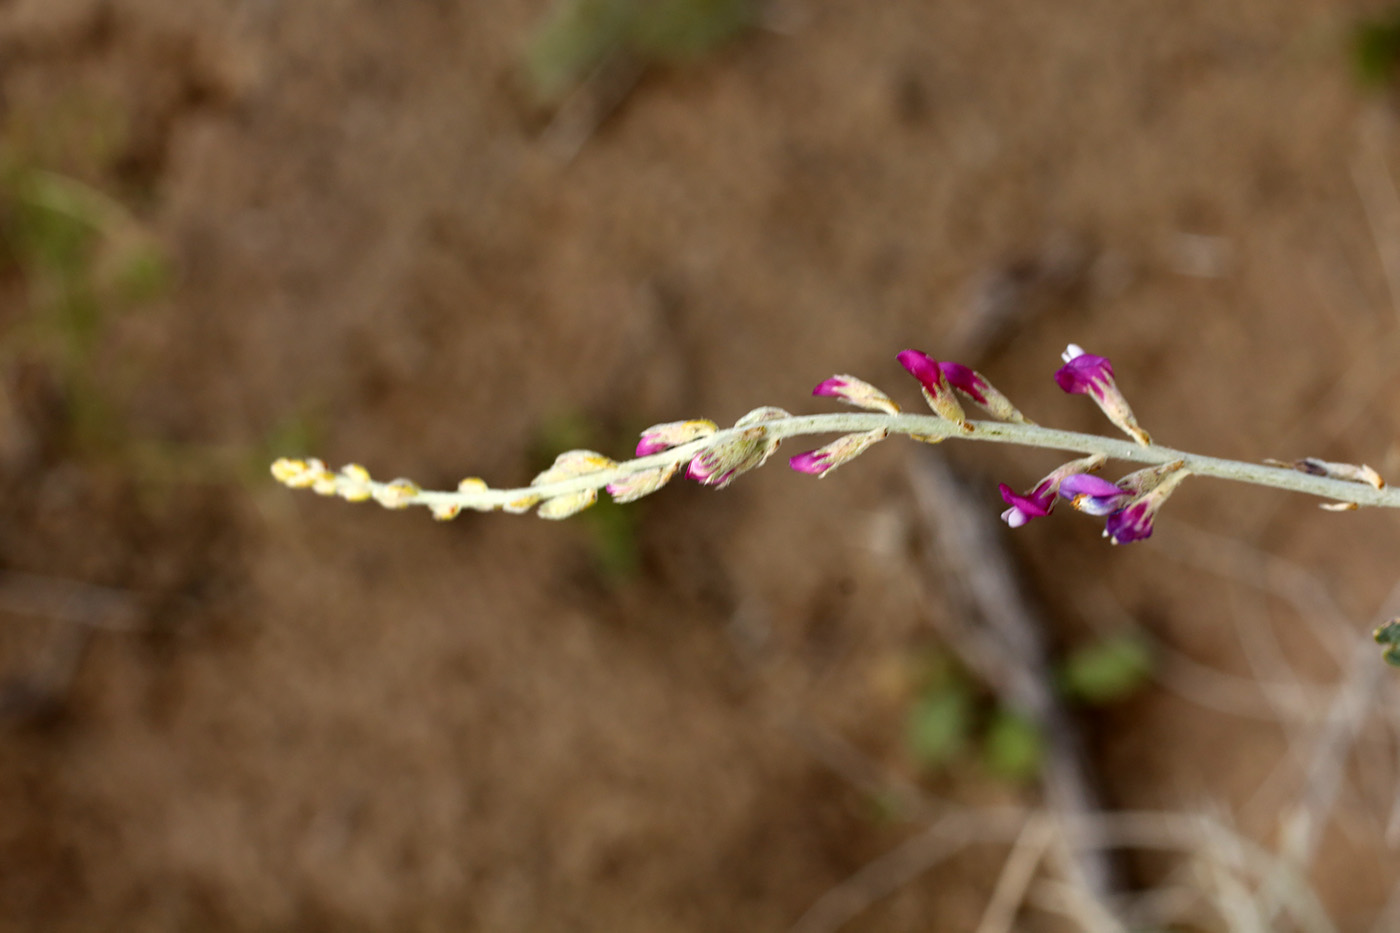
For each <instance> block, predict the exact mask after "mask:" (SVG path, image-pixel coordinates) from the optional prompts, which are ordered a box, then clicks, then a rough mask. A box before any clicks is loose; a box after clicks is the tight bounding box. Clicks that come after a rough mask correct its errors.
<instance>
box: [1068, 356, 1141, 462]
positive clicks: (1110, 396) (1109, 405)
mask: <svg viewBox="0 0 1400 933" xmlns="http://www.w3.org/2000/svg"><path fill="white" fill-rule="evenodd" d="M1060 358H1061V359H1063V360H1064V361H1065V365H1063V366H1061V367H1060V368H1059V369H1058V370H1057V371H1056V372H1055V383H1056V384H1057V385H1058V386H1059V387H1060V388H1061V389H1063V390H1065V391H1066V392H1068V393H1069V394H1071V395H1088V396H1090V397H1091V398H1092V399H1093V400H1094V401H1095V402H1097V403H1098V406H1099V408H1100V409H1102V410H1103V413H1104V414H1105V415H1106V416H1107V417H1108V420H1109V421H1112V422H1113V423H1114V424H1115V425H1117V426H1118V428H1119V429H1120V430H1122V431H1123V433H1125V434H1127V435H1128V436H1129V437H1131V438H1132V439H1133V440H1135V441H1137V442H1138V443H1139V444H1141V445H1142V446H1144V447H1150V446H1151V445H1152V438H1151V437H1149V436H1148V434H1147V432H1146V431H1144V430H1143V429H1142V426H1141V425H1139V424H1138V423H1137V418H1135V417H1134V416H1133V410H1132V408H1130V407H1129V406H1128V400H1127V399H1126V398H1124V397H1123V393H1122V392H1121V391H1119V389H1118V383H1117V382H1115V381H1114V378H1113V363H1111V362H1109V359H1108V357H1106V356H1095V355H1094V354H1092V353H1085V352H1084V348H1083V347H1080V346H1079V345H1078V344H1074V343H1072V344H1070V345H1069V346H1068V347H1067V348H1065V352H1064V353H1062V354H1060Z"/></svg>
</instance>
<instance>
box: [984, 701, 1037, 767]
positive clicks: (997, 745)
mask: <svg viewBox="0 0 1400 933" xmlns="http://www.w3.org/2000/svg"><path fill="white" fill-rule="evenodd" d="M982 756H983V759H984V760H985V761H986V764H987V769H988V770H989V771H991V772H992V773H993V774H995V775H996V776H997V777H1000V778H1003V779H1005V780H1008V781H1014V782H1016V783H1018V784H1019V783H1024V782H1026V781H1029V780H1031V779H1033V778H1034V777H1035V776H1036V775H1038V774H1039V773H1040V768H1041V765H1042V764H1043V762H1044V760H1045V738H1044V736H1042V735H1041V732H1040V729H1039V728H1038V727H1037V726H1036V724H1035V723H1034V722H1032V721H1031V720H1030V718H1028V717H1026V716H1023V715H1021V714H1020V713H1017V712H1015V711H1014V710H1010V709H1006V708H1005V707H1003V708H1001V709H998V710H997V712H996V716H995V717H994V718H993V719H992V722H991V725H989V726H988V727H987V734H986V736H985V737H984V738H983V740H982Z"/></svg>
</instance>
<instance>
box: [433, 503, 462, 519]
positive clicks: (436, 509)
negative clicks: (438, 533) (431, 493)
mask: <svg viewBox="0 0 1400 933" xmlns="http://www.w3.org/2000/svg"><path fill="white" fill-rule="evenodd" d="M432 511H433V518H435V519H437V520H438V521H440V522H450V521H452V519H454V518H456V517H457V516H458V515H459V514H461V511H462V507H461V506H460V505H458V504H457V503H455V502H439V503H437V504H436V505H434V506H432Z"/></svg>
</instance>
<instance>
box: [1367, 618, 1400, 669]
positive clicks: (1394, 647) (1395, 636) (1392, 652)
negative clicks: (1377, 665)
mask: <svg viewBox="0 0 1400 933" xmlns="http://www.w3.org/2000/svg"><path fill="white" fill-rule="evenodd" d="M1371 634H1372V636H1373V637H1374V638H1375V639H1376V644H1378V645H1380V646H1382V647H1383V648H1384V649H1385V650H1384V651H1382V652H1381V657H1382V658H1384V659H1385V663H1387V664H1389V665H1390V666H1391V667H1400V618H1396V619H1391V620H1390V621H1389V622H1387V623H1385V624H1384V625H1382V626H1381V627H1380V628H1378V629H1376V630H1375V631H1374V632H1372V633H1371Z"/></svg>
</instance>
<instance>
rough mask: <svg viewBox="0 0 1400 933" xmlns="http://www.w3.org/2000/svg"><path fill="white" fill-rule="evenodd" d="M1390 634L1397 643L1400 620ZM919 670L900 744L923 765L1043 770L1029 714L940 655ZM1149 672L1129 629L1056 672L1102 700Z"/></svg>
mask: <svg viewBox="0 0 1400 933" xmlns="http://www.w3.org/2000/svg"><path fill="white" fill-rule="evenodd" d="M1393 634H1394V638H1395V644H1397V645H1400V623H1397V625H1396V627H1395V630H1394V632H1393ZM1377 640H1380V632H1379V631H1378V632H1377ZM1397 662H1398V663H1400V658H1397ZM917 670H918V673H917V674H916V683H917V684H918V689H917V692H916V695H915V698H914V700H913V702H912V703H911V705H910V707H909V711H908V713H907V715H906V718H905V726H904V744H905V749H906V751H907V753H908V754H909V756H910V758H912V759H913V761H914V762H915V763H916V764H917V765H918V766H919V767H920V768H922V769H924V770H928V771H933V770H938V769H941V768H946V767H949V766H950V765H952V764H954V763H955V762H957V761H959V760H962V759H964V758H966V757H968V756H969V755H973V754H975V755H976V756H977V757H978V758H979V759H980V761H981V763H982V766H983V767H984V768H985V769H986V771H987V773H988V774H990V775H992V776H994V777H996V778H999V779H1001V780H1004V781H1008V782H1011V783H1014V784H1023V783H1026V782H1028V781H1032V780H1034V779H1035V778H1036V777H1037V776H1038V775H1039V774H1040V771H1041V768H1042V766H1043V765H1044V761H1045V748H1046V745H1045V742H1046V740H1045V736H1044V735H1043V733H1042V731H1041V729H1040V727H1039V726H1037V724H1036V723H1035V721H1034V720H1033V719H1031V718H1030V717H1029V716H1026V715H1025V714H1024V713H1021V712H1020V711H1018V710H1015V709H1012V708H1011V707H1008V706H1004V705H1001V704H998V703H994V702H993V701H992V700H991V699H990V696H989V694H988V692H987V690H986V689H985V688H984V687H982V686H981V685H979V684H978V683H976V682H975V681H973V680H972V679H970V678H969V677H968V676H967V675H966V674H965V673H964V672H963V671H962V670H961V669H960V668H959V667H957V665H956V664H955V663H954V662H953V661H952V660H951V659H949V658H948V657H947V656H945V655H942V654H934V655H931V656H929V657H928V658H926V659H923V660H922V661H920V662H919V663H918V665H917ZM1151 673H1152V656H1151V653H1150V652H1149V651H1148V648H1147V645H1146V644H1145V643H1144V641H1143V640H1142V639H1141V638H1140V637H1139V636H1137V635H1135V634H1132V633H1126V634H1121V635H1113V636H1110V637H1108V638H1105V639H1102V640H1099V641H1095V642H1091V643H1089V644H1087V645H1084V646H1082V647H1080V648H1078V649H1076V650H1075V651H1073V652H1072V653H1070V654H1069V655H1068V656H1067V657H1066V658H1065V659H1064V660H1063V661H1062V662H1061V663H1060V664H1059V665H1058V666H1057V668H1056V672H1055V676H1056V681H1057V685H1058V687H1059V689H1060V691H1061V692H1062V693H1063V694H1064V695H1065V696H1067V697H1070V698H1072V699H1074V700H1077V701H1079V702H1081V703H1086V704H1090V705H1102V704H1110V703H1115V702H1118V701H1121V700H1123V699H1126V698H1127V697H1129V696H1131V695H1132V694H1133V693H1135V692H1136V691H1137V690H1139V689H1141V688H1142V687H1143V686H1145V685H1146V683H1147V681H1148V678H1149V677H1150V676H1151Z"/></svg>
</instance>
